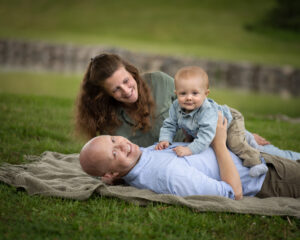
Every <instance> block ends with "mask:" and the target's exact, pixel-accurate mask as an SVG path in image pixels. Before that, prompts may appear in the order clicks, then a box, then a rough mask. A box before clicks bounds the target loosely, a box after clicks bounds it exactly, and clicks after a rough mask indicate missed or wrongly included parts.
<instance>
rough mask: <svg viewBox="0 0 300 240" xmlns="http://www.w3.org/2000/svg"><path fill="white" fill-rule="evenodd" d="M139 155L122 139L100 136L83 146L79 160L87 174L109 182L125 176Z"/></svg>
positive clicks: (127, 141)
mask: <svg viewBox="0 0 300 240" xmlns="http://www.w3.org/2000/svg"><path fill="white" fill-rule="evenodd" d="M141 154H142V152H141V150H140V148H139V147H138V146H137V145H136V144H133V143H131V142H130V141H129V140H128V139H126V138H124V137H121V136H109V135H101V136H98V137H95V138H93V139H91V140H90V141H88V142H87V143H86V144H85V145H84V146H83V148H82V150H81V152H80V156H79V160H80V165H81V167H82V169H83V170H84V171H85V172H86V173H87V174H89V175H92V176H99V177H103V178H104V179H105V180H106V182H109V181H112V180H115V179H118V178H121V177H122V176H125V175H126V174H127V173H128V172H129V171H130V170H131V169H132V168H133V167H134V166H135V165H136V163H137V162H138V160H139V158H140V156H141Z"/></svg>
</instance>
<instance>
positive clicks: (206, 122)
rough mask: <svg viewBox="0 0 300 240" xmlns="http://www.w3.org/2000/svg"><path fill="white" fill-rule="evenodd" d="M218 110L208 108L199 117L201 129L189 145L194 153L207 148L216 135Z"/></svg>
mask: <svg viewBox="0 0 300 240" xmlns="http://www.w3.org/2000/svg"><path fill="white" fill-rule="evenodd" d="M217 121H218V110H217V109H214V108H209V109H206V110H205V111H203V112H201V116H199V117H198V126H199V131H198V133H197V136H196V137H195V138H194V140H193V142H192V143H190V144H189V145H188V147H189V148H190V149H191V151H192V153H193V154H196V153H200V152H202V151H204V150H206V149H207V148H208V147H209V146H210V144H211V142H212V140H213V139H214V137H215V135H216V128H217Z"/></svg>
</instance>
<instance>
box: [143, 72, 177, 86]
mask: <svg viewBox="0 0 300 240" xmlns="http://www.w3.org/2000/svg"><path fill="white" fill-rule="evenodd" d="M143 77H144V78H145V79H146V80H150V81H164V82H171V83H172V84H174V79H173V78H172V77H171V76H170V75H168V74H166V73H164V72H161V71H156V72H148V73H144V74H143Z"/></svg>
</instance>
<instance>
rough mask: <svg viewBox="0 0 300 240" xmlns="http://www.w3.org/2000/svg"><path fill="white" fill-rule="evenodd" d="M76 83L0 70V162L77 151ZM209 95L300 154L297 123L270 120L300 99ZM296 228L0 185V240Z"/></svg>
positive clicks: (272, 232)
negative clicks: (44, 194)
mask: <svg viewBox="0 0 300 240" xmlns="http://www.w3.org/2000/svg"><path fill="white" fill-rule="evenodd" d="M5 79H7V81H5ZM8 80H9V81H8ZM79 81H80V76H69V75H62V76H61V75H58V74H42V73H39V74H37V73H28V72H27V73H25V72H18V73H13V72H0V89H1V90H2V91H1V93H0V163H2V162H9V163H13V164H17V163H22V162H24V160H23V158H22V156H23V155H24V154H36V155H38V154H41V153H42V152H43V151H46V150H50V151H56V152H62V153H74V152H79V150H80V148H81V146H82V145H83V144H84V142H83V140H80V139H78V138H77V137H75V136H74V135H73V133H72V129H73V123H72V116H73V103H74V98H75V96H76V93H77V90H78V84H79ZM18 83H22V85H20V84H18ZM32 83H34V84H35V87H30V86H31V84H32ZM10 84H11V86H10ZM56 84H59V85H57V86H56ZM26 86H27V87H26ZM45 86H47V87H45ZM44 88H45V90H41V89H44ZM47 89H48V90H49V92H47V91H46V90H47ZM45 95H47V96H45ZM211 95H212V97H213V98H214V99H215V100H217V101H218V102H220V103H227V104H228V105H230V106H233V107H236V108H238V109H239V110H241V111H242V113H243V114H244V115H245V117H246V126H247V128H248V129H249V130H251V131H256V132H258V133H260V134H261V135H262V136H264V137H267V138H268V139H269V140H271V141H272V142H273V143H274V144H275V145H277V146H279V147H282V148H290V149H292V150H295V151H300V134H299V133H300V124H292V123H288V122H283V121H275V120H270V119H269V115H272V116H275V115H276V114H277V113H279V112H280V113H282V114H285V115H288V116H290V117H294V118H295V117H299V116H300V109H299V107H298V106H299V105H300V102H299V101H300V99H299V98H291V99H280V98H278V97H276V96H272V95H270V96H265V95H260V94H252V93H240V92H235V91H229V90H226V91H224V90H218V89H213V90H212V94H211ZM63 96H64V97H63ZM299 229H300V221H299V219H296V218H293V217H290V218H289V219H288V218H287V217H265V216H259V215H247V214H232V213H213V212H205V213H199V212H196V211H193V210H191V209H188V208H186V207H181V206H169V205H165V204H150V205H148V206H147V207H138V206H135V205H133V204H129V203H126V202H124V201H122V200H119V199H115V198H106V197H100V196H92V198H90V199H89V200H87V201H74V200H66V199H60V198H51V197H41V196H29V195H28V194H27V193H26V192H24V191H20V190H17V189H15V188H14V187H10V186H7V185H5V184H2V183H0V239H43V240H44V239H122V240H123V239H299V238H300V231H299Z"/></svg>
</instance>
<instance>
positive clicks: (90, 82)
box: [76, 54, 300, 160]
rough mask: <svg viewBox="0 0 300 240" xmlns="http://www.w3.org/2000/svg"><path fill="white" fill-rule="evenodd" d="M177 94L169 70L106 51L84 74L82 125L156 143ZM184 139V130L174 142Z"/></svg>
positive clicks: (252, 139)
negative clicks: (145, 69) (146, 69)
mask: <svg viewBox="0 0 300 240" xmlns="http://www.w3.org/2000/svg"><path fill="white" fill-rule="evenodd" d="M174 99H175V94H174V80H173V78H171V77H170V76H169V75H167V74H165V73H162V72H154V73H146V74H144V75H142V76H141V75H140V73H139V71H138V69H137V68H136V67H134V66H133V65H131V64H129V63H128V62H126V61H124V60H123V59H121V58H120V57H119V56H118V55H115V54H100V55H98V56H96V57H95V58H92V59H91V62H90V63H89V65H88V68H87V71H86V73H85V76H84V78H83V82H82V85H81V89H80V93H79V95H78V98H77V106H76V108H77V116H76V128H77V131H79V132H81V133H83V134H85V135H86V136H87V137H88V138H92V137H95V136H97V135H103V134H109V135H118V136H123V137H126V138H127V139H129V140H130V141H131V142H133V143H135V144H138V145H139V146H142V147H146V146H150V145H152V144H153V143H155V142H157V141H158V137H159V131H160V128H161V126H162V122H163V120H164V119H166V118H167V117H168V115H169V107H170V105H171V103H172V102H173V100H174ZM246 138H247V140H248V142H249V144H250V145H252V146H253V147H254V148H257V149H259V150H260V151H262V152H266V153H269V154H272V155H277V156H280V157H284V158H289V159H291V160H296V159H299V158H300V157H299V153H295V152H292V151H282V150H281V149H278V148H275V147H273V146H272V145H269V142H268V141H266V140H265V139H264V138H262V137H260V136H259V135H257V134H253V135H252V134H251V133H249V132H247V135H246ZM183 139H184V135H183V134H182V132H179V133H178V134H177V135H176V137H175V139H174V142H181V141H182V140H183ZM258 144H259V145H260V146H259V145H258ZM264 145H265V146H264Z"/></svg>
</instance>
